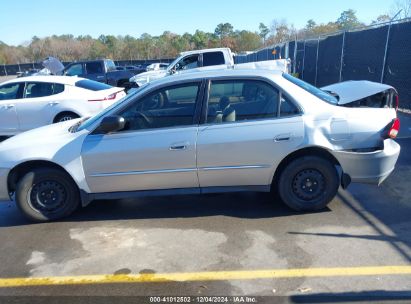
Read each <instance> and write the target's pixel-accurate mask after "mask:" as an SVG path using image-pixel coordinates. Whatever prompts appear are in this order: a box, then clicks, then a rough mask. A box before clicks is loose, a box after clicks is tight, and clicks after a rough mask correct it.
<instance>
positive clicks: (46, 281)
mask: <svg viewBox="0 0 411 304" xmlns="http://www.w3.org/2000/svg"><path fill="white" fill-rule="evenodd" d="M371 275H374V276H375V275H411V266H374V267H336V268H300V269H271V270H240V271H206V272H186V273H153V274H151V273H147V274H116V275H112V274H108V275H80V276H56V277H30V278H0V287H24V286H48V285H83V284H84V285H87V284H107V283H152V282H190V281H225V280H255V279H281V278H298V277H342V276H371Z"/></svg>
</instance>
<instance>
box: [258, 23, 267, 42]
mask: <svg viewBox="0 0 411 304" xmlns="http://www.w3.org/2000/svg"><path fill="white" fill-rule="evenodd" d="M258 29H259V30H260V32H259V35H260V37H261V39H263V44H265V39H266V38H267V35H268V34H269V33H270V29H269V28H268V27H267V26H266V25H265V24H264V23H262V22H260V25H259V26H258Z"/></svg>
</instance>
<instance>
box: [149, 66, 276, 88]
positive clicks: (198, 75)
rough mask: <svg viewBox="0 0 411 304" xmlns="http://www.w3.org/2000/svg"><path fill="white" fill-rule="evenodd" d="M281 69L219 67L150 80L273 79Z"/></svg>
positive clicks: (166, 82)
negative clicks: (218, 68) (219, 68)
mask: <svg viewBox="0 0 411 304" xmlns="http://www.w3.org/2000/svg"><path fill="white" fill-rule="evenodd" d="M282 74H283V72H282V71H275V70H264V69H235V70H234V69H221V70H207V71H187V72H186V73H181V74H178V75H170V76H166V77H163V78H160V79H157V80H154V81H152V82H153V84H154V83H155V84H156V85H162V84H168V83H173V82H179V81H187V80H201V79H203V78H218V77H240V78H242V77H250V78H252V77H263V78H269V79H274V78H276V77H281V75H282Z"/></svg>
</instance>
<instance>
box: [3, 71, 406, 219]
mask: <svg viewBox="0 0 411 304" xmlns="http://www.w3.org/2000/svg"><path fill="white" fill-rule="evenodd" d="M392 103H393V101H392V100H388V99H387V104H386V105H385V106H384V107H381V108H366V107H361V108H352V107H342V106H339V105H337V100H336V98H335V97H333V96H332V95H330V94H327V93H326V92H324V91H322V90H319V89H317V88H315V87H313V86H311V85H309V84H307V83H305V82H303V81H301V80H299V79H296V78H293V77H292V76H290V75H288V74H283V73H281V72H274V71H265V70H213V71H208V72H199V73H190V74H185V75H176V76H175V77H172V78H167V77H166V78H163V79H161V80H158V81H154V82H152V83H149V84H147V85H145V86H143V87H141V88H139V89H138V90H137V91H136V92H134V93H132V94H129V95H128V96H127V97H125V99H123V100H122V101H119V102H117V103H116V104H114V105H112V106H111V107H109V108H108V109H106V110H105V111H103V112H101V113H100V114H98V115H97V116H94V117H92V118H89V119H83V120H77V121H68V122H63V123H60V124H56V125H51V126H46V127H43V128H39V129H35V130H32V131H29V132H26V133H23V134H20V135H18V136H15V137H13V138H11V139H8V140H6V141H4V142H3V143H1V144H0V200H4V199H8V198H9V197H12V198H15V201H16V203H17V206H18V207H19V208H20V210H21V211H22V212H23V213H24V214H25V215H26V216H27V217H28V218H30V219H32V220H36V221H46V220H53V219H57V218H61V217H64V216H67V215H69V214H71V213H72V212H73V211H74V210H75V209H76V207H77V206H78V205H80V204H81V205H82V206H85V205H87V204H88V203H89V202H90V201H92V200H94V199H114V198H124V197H133V196H137V197H138V196H143V195H172V194H200V193H211V192H230V191H250V190H251V191H267V192H268V191H270V190H271V189H275V190H276V191H278V193H279V195H280V197H281V198H282V200H283V201H284V202H285V203H286V204H287V205H288V206H290V207H291V208H293V209H296V210H316V209H321V208H324V207H325V206H326V205H327V204H328V203H329V202H330V201H331V200H332V199H333V198H334V196H335V195H336V193H337V189H338V187H339V186H340V185H342V186H343V187H347V186H348V184H349V183H350V182H351V181H352V182H364V183H374V184H380V183H381V182H382V181H383V180H384V179H385V178H386V177H387V176H388V175H389V174H390V173H391V172H392V171H393V170H394V166H395V163H396V161H397V158H398V155H399V153H400V146H399V145H398V144H397V143H396V142H395V141H394V140H392V138H395V136H396V134H397V132H398V128H399V121H398V119H397V118H396V110H395V105H393V104H392ZM13 195H14V196H13Z"/></svg>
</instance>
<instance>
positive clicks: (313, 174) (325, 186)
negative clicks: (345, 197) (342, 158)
mask: <svg viewBox="0 0 411 304" xmlns="http://www.w3.org/2000/svg"><path fill="white" fill-rule="evenodd" d="M338 187H339V179H338V172H337V170H336V168H335V167H334V165H333V164H332V163H331V162H329V161H328V160H326V159H323V158H320V157H315V156H306V157H301V158H297V159H295V160H293V161H292V162H290V163H289V164H288V165H287V166H286V167H285V168H284V170H283V171H282V172H281V174H280V177H279V182H278V192H279V195H280V197H281V199H282V200H283V202H284V203H285V204H286V205H287V206H289V207H290V208H292V209H294V210H297V211H303V210H320V209H323V208H325V207H326V206H327V205H328V204H329V203H330V201H331V200H332V199H333V198H334V197H335V195H336V194H337V191H338Z"/></svg>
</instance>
